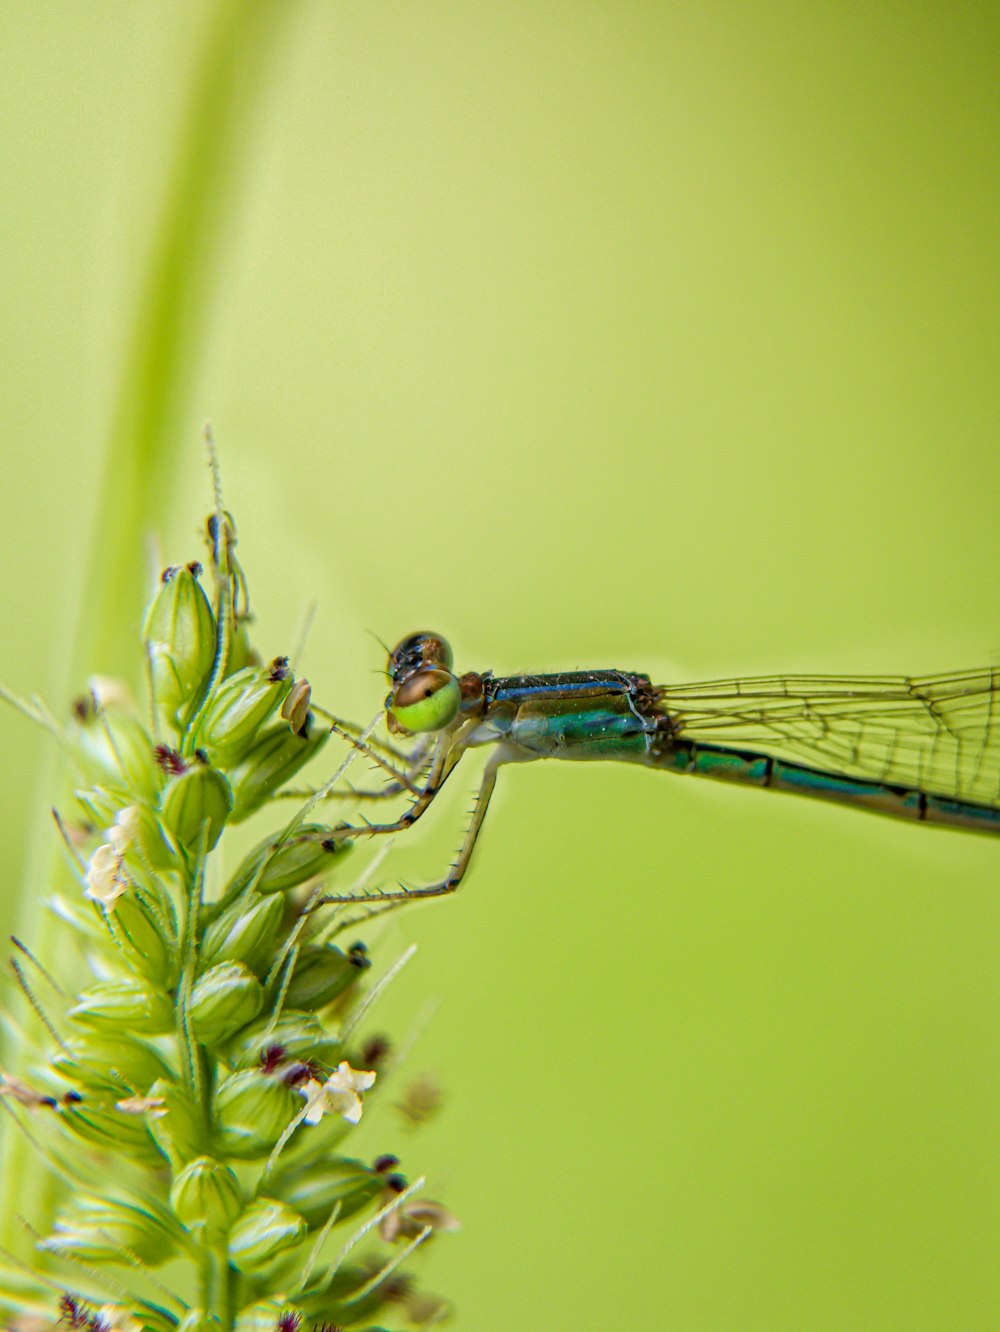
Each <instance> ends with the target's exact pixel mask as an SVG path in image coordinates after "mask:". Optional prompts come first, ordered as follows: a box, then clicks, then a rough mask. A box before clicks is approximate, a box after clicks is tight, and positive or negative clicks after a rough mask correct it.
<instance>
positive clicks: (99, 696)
mask: <svg viewBox="0 0 1000 1332" xmlns="http://www.w3.org/2000/svg"><path fill="white" fill-rule="evenodd" d="M87 688H88V690H89V691H90V697H91V698H92V699H94V701H95V702H96V703H97V706H98V707H99V708H119V709H121V711H123V712H130V711H131V709H132V691H131V690H130V689H129V687H128V685H127V684H126V683H125V681H124V680H117V679H115V677H114V676H113V675H92V676H91V677H90V679H89V680H88V681H87Z"/></svg>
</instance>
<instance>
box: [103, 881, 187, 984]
mask: <svg viewBox="0 0 1000 1332" xmlns="http://www.w3.org/2000/svg"><path fill="white" fill-rule="evenodd" d="M159 896H160V895H155V896H153V895H150V893H149V890H148V889H147V888H146V887H145V886H144V887H143V888H142V889H140V888H138V887H137V886H136V885H133V887H132V890H131V891H130V892H128V893H125V894H124V895H123V896H122V897H121V898H120V899H119V900H118V901H117V902H116V903H115V909H114V912H113V914H110V915H108V916H107V923H108V929H109V930H110V931H111V933H112V935H113V937H114V939H115V942H116V943H117V944H118V947H119V948H120V949H121V953H122V956H123V958H124V959H125V961H126V962H127V963H128V965H129V967H130V968H131V969H132V970H133V971H135V972H136V973H137V974H138V975H140V976H145V977H146V978H147V980H150V981H152V982H153V984H154V985H156V986H160V987H161V988H162V989H165V990H166V989H170V988H171V986H172V985H173V984H174V981H175V979H176V971H177V960H178V959H177V947H176V936H175V933H174V931H173V930H172V929H171V924H172V921H171V916H172V907H171V906H170V903H169V899H166V900H165V902H164V903H161V902H160V900H159ZM163 897H164V898H165V894H164V895H163ZM162 906H165V907H166V909H161V907H162Z"/></svg>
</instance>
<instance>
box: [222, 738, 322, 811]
mask: <svg viewBox="0 0 1000 1332" xmlns="http://www.w3.org/2000/svg"><path fill="white" fill-rule="evenodd" d="M328 737H329V731H327V729H326V728H325V727H323V726H316V725H314V724H313V723H312V722H309V721H307V723H306V725H305V726H304V727H303V728H302V730H301V731H298V732H295V731H292V730H291V729H290V728H289V726H288V723H287V722H274V723H272V725H270V726H268V727H267V728H266V729H265V730H264V731H262V732H261V733H260V734H259V735H258V737H257V739H256V740H255V742H254V744H253V745H252V747H251V748H250V749H249V750H248V751H247V753H246V754H245V755H244V756H243V758H242V759H241V760H240V762H239V763H238V764H237V765H236V767H235V768H233V769H232V770H231V772H230V774H229V776H230V780H231V782H232V784H233V795H234V797H235V804H234V806H233V820H234V822H236V821H239V820H241V819H245V818H246V817H247V816H248V815H250V814H253V813H254V811H255V810H257V809H259V808H260V807H261V805H262V804H263V803H264V801H265V800H267V799H268V798H269V797H270V796H272V795H273V794H274V792H275V791H277V790H279V789H280V788H281V787H282V786H284V784H285V782H287V781H290V780H291V779H292V778H293V777H294V776H295V774H296V773H297V772H298V771H299V770H300V769H301V768H302V767H304V766H305V764H307V763H308V762H309V760H310V759H312V758H315V756H316V755H317V754H318V753H319V751H320V750H321V749H322V748H323V746H324V745H325V744H326V742H327V739H328Z"/></svg>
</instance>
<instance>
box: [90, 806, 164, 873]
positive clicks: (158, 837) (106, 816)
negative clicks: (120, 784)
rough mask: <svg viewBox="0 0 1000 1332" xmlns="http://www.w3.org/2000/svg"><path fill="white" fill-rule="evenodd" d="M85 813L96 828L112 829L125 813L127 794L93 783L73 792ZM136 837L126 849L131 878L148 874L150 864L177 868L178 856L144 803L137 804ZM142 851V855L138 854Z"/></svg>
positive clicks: (159, 867)
mask: <svg viewBox="0 0 1000 1332" xmlns="http://www.w3.org/2000/svg"><path fill="white" fill-rule="evenodd" d="M74 794H75V795H76V798H77V800H78V801H79V803H80V805H81V806H82V807H83V810H84V812H85V814H86V815H87V816H88V817H89V819H90V820H91V822H92V823H93V824H94V826H95V827H96V828H110V827H111V826H112V825H113V824H114V823H115V822H116V819H117V817H118V815H119V814H120V813H121V812H122V808H123V804H124V797H123V795H122V792H121V791H109V790H108V789H107V788H106V787H103V786H92V787H90V788H89V789H87V790H83V791H76V792H74ZM132 808H134V809H135V810H136V811H137V813H136V823H137V837H136V840H135V842H133V843H131V844H130V845H129V846H128V848H127V851H126V856H125V859H126V861H127V862H128V865H129V876H130V878H133V879H134V878H138V877H140V876H141V875H142V874H146V873H147V867H148V868H152V869H154V870H156V869H168V870H175V869H176V868H177V857H176V854H175V853H174V851H173V849H172V848H171V846H170V845H169V843H168V841H167V837H166V834H165V833H164V831H163V827H162V825H161V823H160V820H159V819H158V818H157V816H156V815H155V814H154V813H153V811H152V810H151V809H150V808H149V807H148V806H147V805H145V804H135V803H134V802H133V804H132ZM139 852H141V855H140V854H139Z"/></svg>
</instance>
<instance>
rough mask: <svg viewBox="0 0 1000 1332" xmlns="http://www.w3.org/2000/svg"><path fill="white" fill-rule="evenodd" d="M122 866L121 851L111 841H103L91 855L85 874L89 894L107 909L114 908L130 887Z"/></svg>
mask: <svg viewBox="0 0 1000 1332" xmlns="http://www.w3.org/2000/svg"><path fill="white" fill-rule="evenodd" d="M121 868H122V858H121V853H120V852H119V851H118V850H117V848H116V847H115V846H113V845H112V843H111V842H102V843H101V845H100V846H99V847H98V848H97V850H96V851H95V852H94V854H93V855H92V856H91V857H90V862H89V864H88V865H87V872H86V874H85V875H84V876H83V882H84V885H85V888H84V891H85V892H86V894H87V896H88V897H92V898H93V899H94V901H95V902H100V904H101V905H102V906H103V907H104V909H105V910H106V911H113V910H114V905H115V903H116V902H117V901H118V899H119V897H121V895H122V893H124V892H125V890H126V888H127V887H128V880H127V879H126V878H125V876H124V875H123V874H122V873H121Z"/></svg>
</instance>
